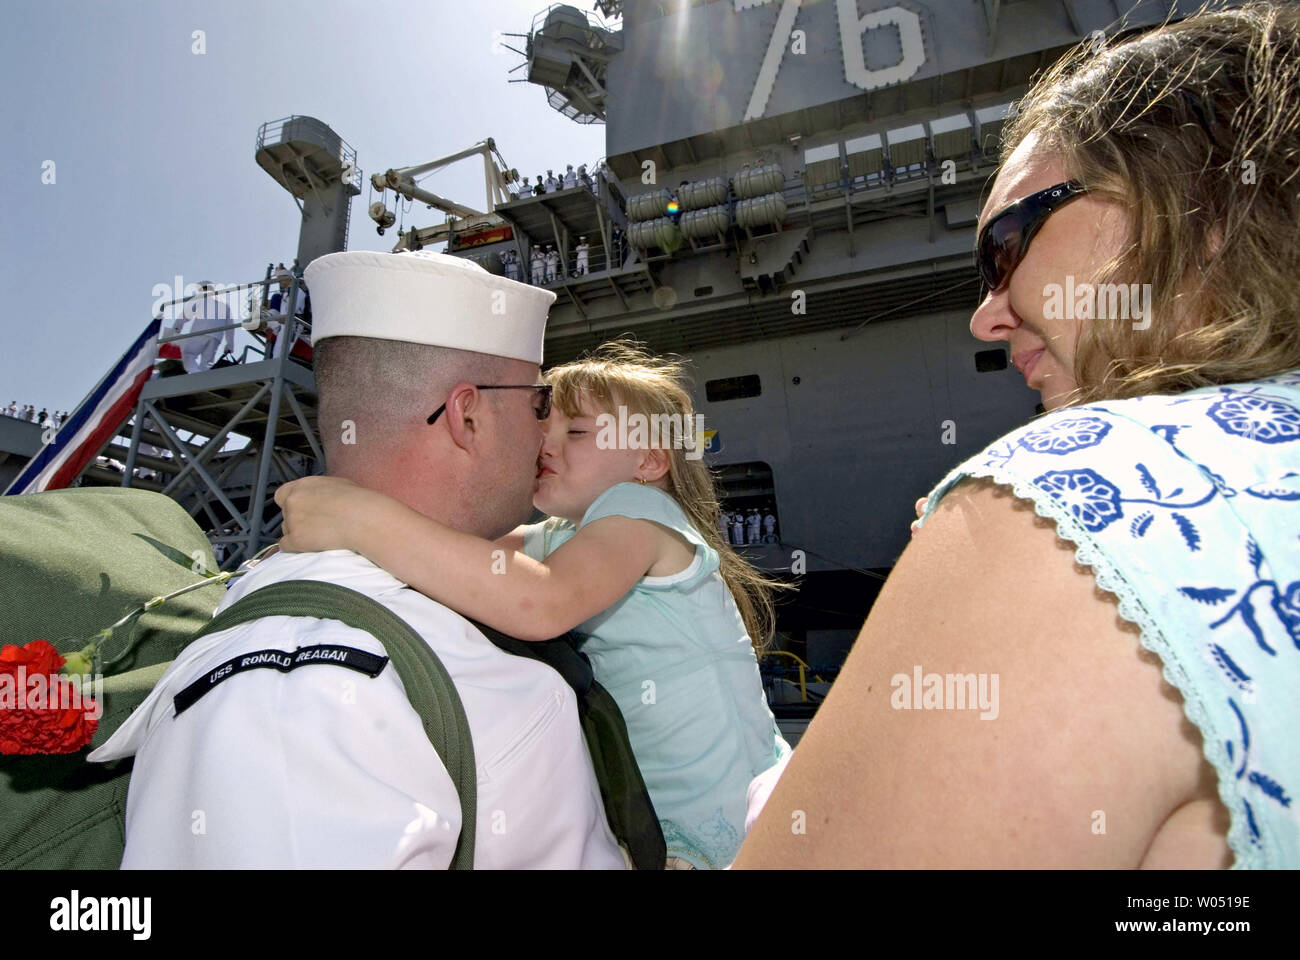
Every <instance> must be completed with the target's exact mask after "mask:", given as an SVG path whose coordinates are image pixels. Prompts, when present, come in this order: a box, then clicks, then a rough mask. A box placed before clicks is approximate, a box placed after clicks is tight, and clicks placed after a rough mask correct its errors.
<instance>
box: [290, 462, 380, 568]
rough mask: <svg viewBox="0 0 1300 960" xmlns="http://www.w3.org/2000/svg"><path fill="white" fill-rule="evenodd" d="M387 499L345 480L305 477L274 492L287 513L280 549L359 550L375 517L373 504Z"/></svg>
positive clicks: (298, 550)
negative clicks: (368, 519) (366, 522)
mask: <svg viewBox="0 0 1300 960" xmlns="http://www.w3.org/2000/svg"><path fill="white" fill-rule="evenodd" d="M376 498H383V499H387V498H384V497H383V495H382V494H379V493H376V492H375V491H373V490H368V489H366V488H365V487H363V486H361V485H360V484H357V483H353V482H352V481H351V480H345V479H343V478H342V477H302V478H301V479H298V480H291V481H290V482H289V483H286V484H284V485H283V486H281V487H280V488H279V489H278V490H276V491H275V502H276V503H277V504H279V506H280V509H281V510H282V511H284V524H283V525H282V526H281V528H280V530H281V534H282V536H281V537H280V550H281V552H284V553H309V552H313V551H318V550H355V551H357V552H358V553H359V552H361V551H360V543H359V539H360V531H361V530H362V529H363V528H364V520H365V518H366V517H367V516H372V514H371V513H369V511H371V510H373V508H374V505H373V504H372V503H371V502H370V501H372V500H374V499H376Z"/></svg>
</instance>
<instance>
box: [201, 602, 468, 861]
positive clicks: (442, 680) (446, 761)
mask: <svg viewBox="0 0 1300 960" xmlns="http://www.w3.org/2000/svg"><path fill="white" fill-rule="evenodd" d="M276 616H278V617H319V618H321V619H323V620H338V621H341V622H342V623H345V624H347V625H348V626H349V627H355V628H356V629H358V630H364V631H366V632H367V633H369V634H371V635H372V636H373V637H374V638H375V639H376V640H378V641H379V642H380V643H382V644H383V645H384V649H385V650H386V651H387V652H388V658H389V660H391V661H392V664H393V668H394V669H395V670H396V671H397V675H398V676H399V677H400V678H401V680H402V686H404V687H405V688H406V695H407V697H409V698H410V701H411V706H413V707H414V708H415V712H416V713H418V714H419V715H420V719H421V720H422V721H423V722H424V732H425V734H427V735H428V737H429V741H430V742H431V743H432V744H433V748H434V749H435V750H437V751H438V756H439V757H441V758H442V762H443V765H444V766H446V768H447V773H448V774H450V775H451V779H452V782H453V783H455V785H456V792H457V793H458V794H459V795H460V823H461V826H460V839H459V841H458V842H457V843H456V853H455V855H454V856H453V857H452V861H451V869H453V870H470V869H473V866H474V826H475V818H476V815H477V810H478V796H477V789H478V773H477V771H476V769H475V766H474V744H473V741H472V740H471V739H470V732H469V724H468V723H467V722H466V720H465V709H464V707H462V706H461V702H460V697H459V696H458V695H457V693H456V686H455V684H453V683H452V680H451V677H449V676H448V675H447V671H446V669H445V668H444V667H443V665H442V663H441V661H439V660H438V657H437V655H436V654H435V653H434V652H433V650H432V649H430V647H429V645H428V644H427V643H426V642H425V641H424V639H423V638H422V637H421V636H420V635H419V634H418V633H416V632H415V630H413V629H412V628H411V626H410V624H408V623H407V622H406V621H405V620H403V619H402V618H401V617H399V616H398V615H397V614H395V613H393V611H391V610H389V609H388V608H387V607H386V606H384V605H383V604H382V603H380V602H379V601H377V600H374V599H372V598H370V597H367V596H366V595H365V594H362V593H358V592H357V591H355V590H350V589H348V588H347V587H343V586H340V585H339V584H337V583H326V582H324V581H321V580H281V581H280V582H278V583H271V584H267V585H266V586H265V587H261V588H259V589H257V590H254V591H253V592H252V593H250V594H248V595H247V596H245V597H242V598H240V599H239V600H238V601H236V602H235V603H232V604H231V605H230V606H228V607H227V608H226V609H225V610H222V611H221V612H220V613H218V614H217V615H216V616H215V617H213V618H212V620H211V621H210V622H208V623H207V624H205V625H204V627H203V629H201V630H199V631H198V632H197V633H195V634H194V636H193V638H192V639H191V642H193V640H197V639H198V638H199V637H202V636H204V635H205V634H209V633H216V632H217V631H218V630H228V629H230V628H231V627H233V626H236V625H238V624H241V623H244V622H245V621H248V620H257V619H259V618H261V617H276Z"/></svg>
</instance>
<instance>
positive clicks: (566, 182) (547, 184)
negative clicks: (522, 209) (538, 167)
mask: <svg viewBox="0 0 1300 960" xmlns="http://www.w3.org/2000/svg"><path fill="white" fill-rule="evenodd" d="M598 173H599V174H600V175H602V176H603V175H604V173H605V164H604V162H603V161H602V162H601V165H600V170H599V171H598ZM579 185H581V186H584V187H586V188H587V189H588V190H590V191H591V192H592V193H599V188H598V187H597V182H596V181H595V180H593V179H592V178H591V177H590V176H589V175H588V174H587V165H586V164H585V163H581V164H579V165H578V169H577V170H574V169H573V164H571V163H570V164H568V165H567V168H566V169H565V171H564V176H563V177H557V176H556V175H555V171H554V170H547V171H546V179H545V180H543V179H542V175H541V174H540V173H539V174H538V175H537V183H535V184H533V183H529V182H528V180H527V179H525V180H524V181H523V183H522V184H520V187H519V199H520V200H522V199H524V198H525V197H534V196H541V195H542V194H544V193H556V192H557V191H560V190H572V189H573V188H574V187H576V186H579Z"/></svg>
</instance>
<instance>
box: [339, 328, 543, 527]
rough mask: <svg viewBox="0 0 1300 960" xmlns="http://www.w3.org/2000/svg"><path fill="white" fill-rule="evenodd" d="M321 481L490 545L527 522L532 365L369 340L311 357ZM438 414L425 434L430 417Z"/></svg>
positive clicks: (533, 434)
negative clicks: (369, 494)
mask: <svg viewBox="0 0 1300 960" xmlns="http://www.w3.org/2000/svg"><path fill="white" fill-rule="evenodd" d="M315 368H316V388H317V392H318V394H319V396H320V419H319V432H320V437H321V442H322V444H323V446H324V453H325V465H326V473H328V474H329V475H330V476H335V477H343V478H344V479H347V480H351V481H352V482H354V483H358V484H360V485H362V486H364V487H368V488H370V489H372V490H377V491H379V492H380V493H386V494H388V495H389V496H392V497H395V498H397V499H398V500H401V501H402V502H403V503H405V504H406V505H407V506H409V507H412V508H413V509H415V510H417V511H418V512H420V513H423V514H424V515H425V516H428V517H431V518H433V519H435V520H439V521H441V522H443V523H446V524H448V525H449V526H451V527H454V528H455V529H457V530H464V531H466V532H468V533H473V534H476V535H477V536H482V537H487V538H488V539H495V538H496V537H499V536H501V535H502V534H504V533H507V532H508V531H510V530H512V529H513V528H514V527H515V526H516V525H517V524H520V523H523V522H525V521H526V520H527V519H528V516H529V515H530V513H531V512H532V495H533V490H534V487H535V480H536V476H537V457H538V454H539V451H540V447H541V436H542V435H541V428H540V425H539V424H538V421H537V416H536V409H535V406H536V400H535V397H534V396H530V395H529V394H528V393H527V391H522V390H520V391H515V390H490V391H489V390H474V389H473V388H472V387H469V386H466V387H464V388H463V389H460V390H457V389H456V387H457V386H458V385H463V384H471V385H473V386H475V387H477V386H498V385H506V384H511V385H514V384H531V383H536V382H537V381H538V379H539V376H540V372H539V370H538V367H537V364H535V363H529V362H527V361H524V360H514V359H510V358H508V357H499V356H495V355H492V354H486V353H476V352H473V351H469V350H455V349H451V348H447V347H434V346H429V345H427V344H418V343H408V342H406V341H401V340H384V339H378V338H372V337H353V336H336V337H327V338H326V339H324V340H322V341H321V342H320V343H319V344H317V345H316V348H315ZM443 404H448V407H447V410H446V412H445V413H443V414H442V416H441V417H440V418H439V420H438V421H437V422H436V423H435V424H434V425H433V426H430V425H429V424H428V423H427V420H428V417H429V415H430V414H431V413H433V412H434V411H435V410H437V409H438V407H440V406H442V405H443Z"/></svg>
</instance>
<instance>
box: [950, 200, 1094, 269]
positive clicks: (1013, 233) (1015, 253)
mask: <svg viewBox="0 0 1300 960" xmlns="http://www.w3.org/2000/svg"><path fill="white" fill-rule="evenodd" d="M1087 192H1088V190H1087V188H1086V187H1084V185H1083V184H1081V183H1079V182H1078V181H1076V180H1067V181H1065V182H1064V183H1058V184H1056V185H1055V186H1051V187H1048V188H1047V189H1046V190H1039V191H1038V192H1037V193H1031V194H1030V195H1029V196H1027V197H1021V198H1020V199H1019V200H1017V201H1016V202H1015V203H1013V204H1011V205H1010V206H1008V207H1007V208H1006V209H1004V210H1002V211H1001V212H1000V213H998V214H996V215H994V216H993V217H992V218H990V219H989V222H988V223H986V224H984V227H983V229H981V230H980V233H979V239H978V240H977V241H976V243H975V265H976V266H977V267H978V268H979V273H980V279H982V280H983V281H984V284H985V286H987V287H988V289H989V292H990V293H992V292H993V291H995V290H999V289H1001V287H1002V285H1003V284H1004V283H1006V282H1007V279H1008V278H1009V277H1010V276H1011V274H1012V272H1014V271H1015V269H1016V267H1018V266H1019V265H1020V261H1021V260H1023V259H1024V258H1025V253H1026V251H1028V249H1029V241H1030V240H1032V239H1034V234H1036V233H1037V232H1038V230H1039V228H1040V227H1041V226H1042V225H1043V223H1044V222H1045V221H1046V220H1047V218H1048V217H1049V216H1051V215H1052V212H1053V211H1055V210H1056V209H1057V208H1058V207H1060V206H1062V205H1064V204H1066V203H1069V202H1070V201H1071V200H1073V199H1074V198H1075V197H1079V196H1082V195H1083V194H1085V193H1087Z"/></svg>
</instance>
